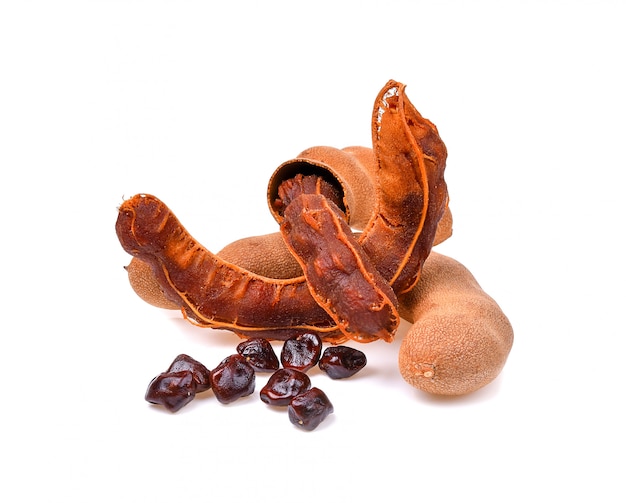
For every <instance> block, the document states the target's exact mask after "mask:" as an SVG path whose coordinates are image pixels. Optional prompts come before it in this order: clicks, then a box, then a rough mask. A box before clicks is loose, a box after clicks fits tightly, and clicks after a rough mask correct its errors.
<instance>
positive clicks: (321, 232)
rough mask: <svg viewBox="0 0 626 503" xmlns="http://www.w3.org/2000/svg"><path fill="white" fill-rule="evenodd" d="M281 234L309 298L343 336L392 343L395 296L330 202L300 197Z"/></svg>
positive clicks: (395, 324) (318, 197)
mask: <svg viewBox="0 0 626 503" xmlns="http://www.w3.org/2000/svg"><path fill="white" fill-rule="evenodd" d="M280 229H281V233H282V235H283V238H284V240H285V243H286V244H287V246H288V247H289V249H290V250H291V251H292V253H293V255H294V257H296V259H297V260H298V262H299V263H300V266H301V268H302V270H303V271H304V276H305V278H306V282H307V285H308V287H309V291H310V292H311V295H312V296H313V297H314V298H315V299H316V300H317V302H318V304H319V305H321V306H322V307H323V308H324V309H325V310H326V312H327V313H329V314H330V316H331V317H332V318H333V320H334V321H335V322H336V323H337V326H338V327H339V328H340V329H341V331H342V332H344V333H345V334H346V335H347V336H348V337H350V338H351V339H354V340H357V341H359V342H371V341H374V340H376V339H379V338H381V339H383V340H385V341H387V342H390V341H392V340H393V336H394V333H395V331H396V329H397V327H398V324H399V321H400V317H399V315H398V311H397V302H398V301H397V299H396V295H395V293H394V291H393V290H392V288H391V287H390V286H389V284H388V283H387V282H386V281H385V280H384V279H383V277H382V276H381V275H380V274H379V273H378V271H377V270H376V268H375V267H374V265H373V264H372V263H371V261H370V260H369V258H368V257H367V255H365V253H363V250H362V249H361V246H360V245H359V243H358V241H357V240H356V239H355V238H354V236H353V235H352V232H351V230H350V227H349V226H348V224H347V222H346V221H345V219H344V218H343V214H342V212H341V210H340V209H339V208H338V207H337V206H336V205H335V204H334V203H333V202H332V201H330V200H329V199H327V198H326V197H324V196H323V195H321V194H306V193H303V194H301V195H299V196H297V197H296V198H295V199H293V200H292V201H291V202H290V203H289V204H288V205H287V207H286V209H285V211H284V215H283V221H282V223H281V226H280Z"/></svg>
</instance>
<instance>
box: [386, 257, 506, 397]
mask: <svg viewBox="0 0 626 503" xmlns="http://www.w3.org/2000/svg"><path fill="white" fill-rule="evenodd" d="M398 301H399V306H400V314H401V316H402V317H403V318H404V319H406V320H408V321H409V322H410V323H412V326H411V327H410V329H409V330H408V332H407V334H406V335H405V336H404V339H403V340H402V343H401V344H400V350H399V354H398V366H399V369H400V373H401V374H402V377H403V378H404V379H405V380H406V381H407V382H408V383H409V384H411V385H412V386H414V387H416V388H418V389H420V390H422V391H426V392H428V393H433V394H437V395H463V394H467V393H470V392H473V391H476V390H477V389H480V388H482V387H483V386H485V385H487V384H488V383H490V382H491V381H493V380H494V379H495V378H496V377H497V376H498V374H499V373H500V372H501V370H502V368H503V367H504V364H505V363H506V360H507V358H508V355H509V353H510V351H511V348H512V345H513V328H512V327H511V323H510V322H509V320H508V318H507V317H506V316H505V314H504V313H503V312H502V309H501V308H500V307H499V306H498V304H497V303H496V302H495V300H494V299H493V298H491V297H490V296H489V295H487V293H485V291H484V290H483V289H482V288H481V287H480V285H479V284H478V282H477V281H476V279H475V278H474V276H473V275H472V274H471V273H470V271H469V270H468V269H467V268H466V267H464V266H463V265H462V264H461V263H459V262H458V261H456V260H454V259H452V258H450V257H447V256H445V255H442V254H440V253H437V252H431V254H430V255H429V257H428V259H426V262H425V264H424V268H423V271H422V275H421V277H420V280H419V282H418V283H417V284H416V286H415V288H413V289H412V290H411V291H410V292H407V293H405V294H403V295H400V296H398Z"/></svg>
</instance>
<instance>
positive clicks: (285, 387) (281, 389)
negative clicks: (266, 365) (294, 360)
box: [259, 369, 311, 406]
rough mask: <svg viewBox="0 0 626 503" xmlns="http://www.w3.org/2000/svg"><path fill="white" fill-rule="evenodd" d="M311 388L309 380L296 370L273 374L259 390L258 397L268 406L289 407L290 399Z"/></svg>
mask: <svg viewBox="0 0 626 503" xmlns="http://www.w3.org/2000/svg"><path fill="white" fill-rule="evenodd" d="M310 387H311V379H309V376H308V375H306V374H305V373H304V372H300V371H299V370H296V369H280V370H277V371H276V372H274V373H273V374H272V375H271V376H270V378H269V379H268V380H267V384H265V386H263V388H262V389H261V391H260V393H259V396H260V397H261V400H262V401H263V402H265V403H266V404H268V405H279V406H280V405H289V402H291V399H292V398H293V397H295V396H297V395H299V394H300V393H303V392H305V391H306V390H308V389H309V388H310Z"/></svg>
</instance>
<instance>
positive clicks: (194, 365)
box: [167, 354, 211, 393]
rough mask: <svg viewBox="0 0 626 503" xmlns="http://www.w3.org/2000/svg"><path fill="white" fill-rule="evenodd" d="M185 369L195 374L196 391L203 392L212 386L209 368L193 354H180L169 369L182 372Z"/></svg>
mask: <svg viewBox="0 0 626 503" xmlns="http://www.w3.org/2000/svg"><path fill="white" fill-rule="evenodd" d="M183 370H189V371H190V372H191V373H192V374H193V378H194V380H195V381H196V385H197V386H196V393H202V392H203V391H206V390H208V389H209V388H210V387H211V381H210V380H209V369H208V368H206V367H205V366H204V365H202V363H200V362H199V361H197V360H194V359H193V358H192V357H191V356H188V355H184V354H182V355H178V356H177V357H176V358H175V359H174V361H173V362H172V364H171V365H170V368H168V369H167V371H168V372H181V371H183Z"/></svg>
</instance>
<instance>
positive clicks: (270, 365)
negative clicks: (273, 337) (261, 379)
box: [237, 338, 280, 372]
mask: <svg viewBox="0 0 626 503" xmlns="http://www.w3.org/2000/svg"><path fill="white" fill-rule="evenodd" d="M237 353H239V354H240V355H241V356H243V357H245V359H246V360H247V361H248V363H249V364H250V365H252V367H253V368H254V370H256V371H257V372H274V371H276V370H278V368H279V367H280V362H279V361H278V356H276V353H275V352H274V348H273V347H272V345H271V344H270V342H269V341H268V340H267V339H261V338H252V339H248V340H246V341H243V342H240V343H239V345H238V346H237Z"/></svg>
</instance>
